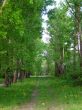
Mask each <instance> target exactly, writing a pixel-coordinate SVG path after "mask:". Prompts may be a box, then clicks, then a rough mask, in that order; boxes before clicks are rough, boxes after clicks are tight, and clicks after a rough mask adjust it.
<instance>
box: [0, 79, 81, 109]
mask: <svg viewBox="0 0 82 110" xmlns="http://www.w3.org/2000/svg"><path fill="white" fill-rule="evenodd" d="M0 110H82V87H81V86H73V85H72V84H71V83H68V82H67V81H66V80H62V79H57V78H30V79H27V80H25V81H24V82H18V83H17V84H15V85H12V86H11V87H9V88H2V87H1V88H0Z"/></svg>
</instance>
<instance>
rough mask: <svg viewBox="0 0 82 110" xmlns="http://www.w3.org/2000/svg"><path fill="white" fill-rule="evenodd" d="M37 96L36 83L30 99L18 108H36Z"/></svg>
mask: <svg viewBox="0 0 82 110" xmlns="http://www.w3.org/2000/svg"><path fill="white" fill-rule="evenodd" d="M37 97H38V83H37V84H36V87H35V89H34V91H33V93H32V96H31V99H30V101H29V102H28V103H26V104H25V105H22V106H21V107H20V108H19V109H18V110H36V101H37V100H36V98H37Z"/></svg>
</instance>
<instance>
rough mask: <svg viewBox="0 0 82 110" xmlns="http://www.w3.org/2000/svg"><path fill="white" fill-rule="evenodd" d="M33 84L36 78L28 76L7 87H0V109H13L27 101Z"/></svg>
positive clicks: (33, 86)
mask: <svg viewBox="0 0 82 110" xmlns="http://www.w3.org/2000/svg"><path fill="white" fill-rule="evenodd" d="M35 85H36V79H35V78H33V79H32V78H31V79H30V78H29V79H26V80H24V81H22V82H17V83H16V84H13V85H12V86H10V87H8V88H5V87H0V110H13V108H16V107H17V106H18V105H21V104H24V103H27V102H29V100H30V98H31V94H32V92H33V89H34V88H35Z"/></svg>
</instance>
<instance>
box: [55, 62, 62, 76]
mask: <svg viewBox="0 0 82 110" xmlns="http://www.w3.org/2000/svg"><path fill="white" fill-rule="evenodd" d="M63 74H64V65H63V64H62V63H58V62H56V63H55V76H61V75H63Z"/></svg>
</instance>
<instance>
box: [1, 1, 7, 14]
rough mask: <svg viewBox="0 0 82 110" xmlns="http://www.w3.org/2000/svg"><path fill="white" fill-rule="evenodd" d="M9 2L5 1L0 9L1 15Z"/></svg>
mask: <svg viewBox="0 0 82 110" xmlns="http://www.w3.org/2000/svg"><path fill="white" fill-rule="evenodd" d="M6 3H7V0H4V1H3V3H2V6H1V7H0V14H1V13H2V10H3V8H4V7H5V5H6Z"/></svg>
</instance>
